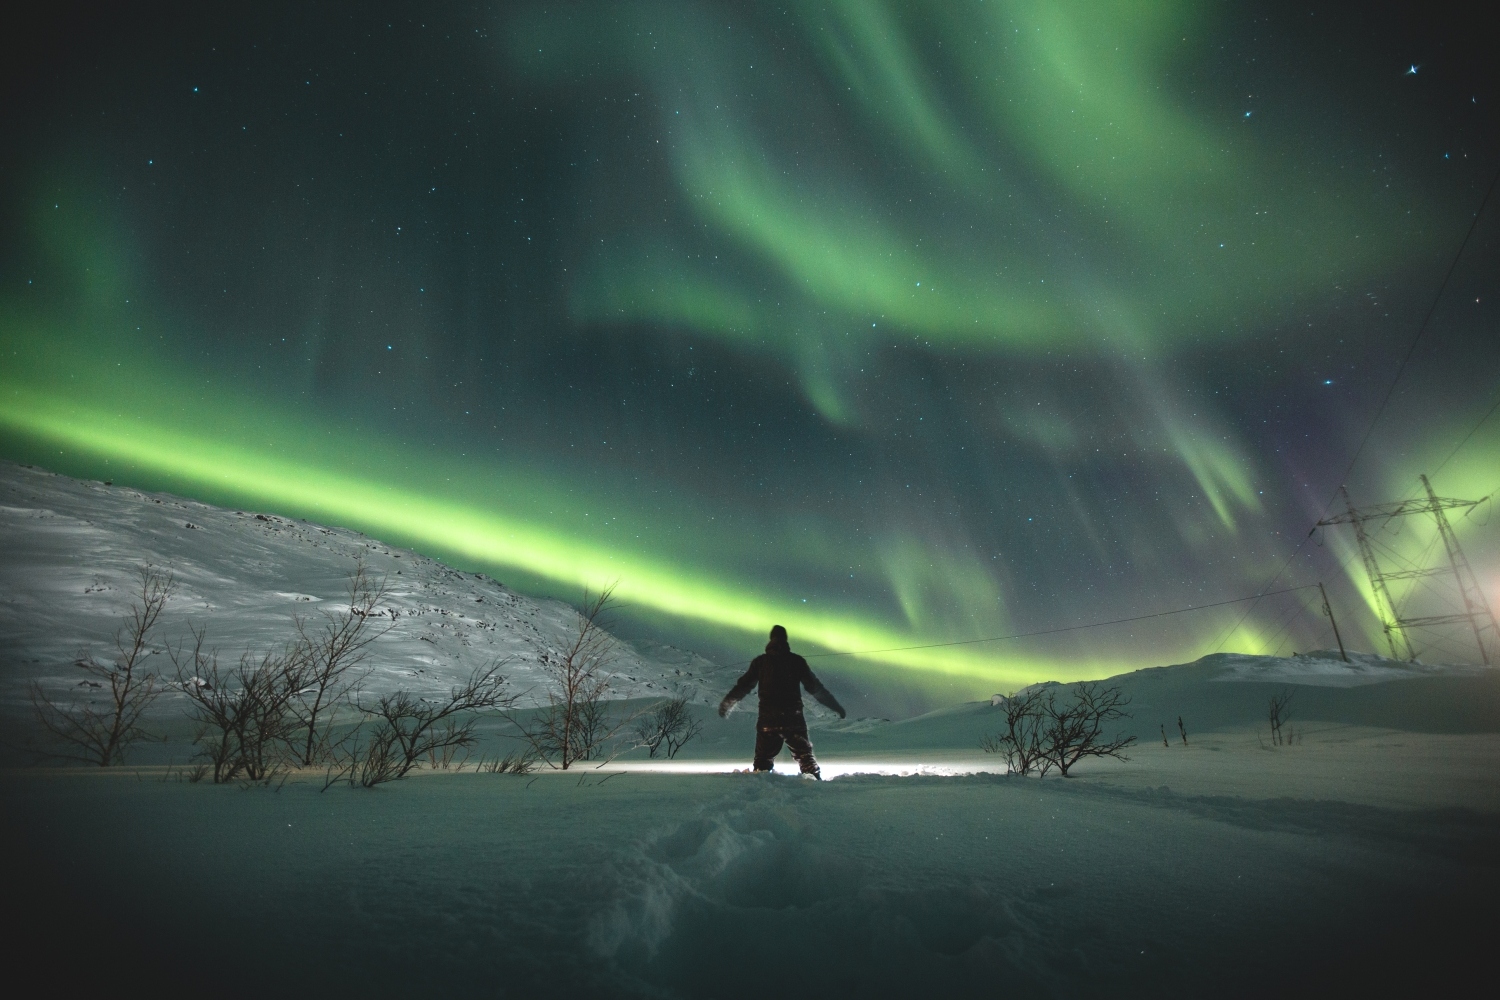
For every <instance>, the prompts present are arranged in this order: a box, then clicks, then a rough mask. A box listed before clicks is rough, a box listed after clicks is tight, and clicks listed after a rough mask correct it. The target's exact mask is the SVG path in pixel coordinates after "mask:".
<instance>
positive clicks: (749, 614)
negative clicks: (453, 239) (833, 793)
mask: <svg viewBox="0 0 1500 1000" xmlns="http://www.w3.org/2000/svg"><path fill="white" fill-rule="evenodd" d="M0 425H3V426H5V427H6V428H8V429H9V430H10V431H11V432H13V433H17V434H20V435H23V436H25V437H27V438H30V439H33V440H41V441H49V442H53V443H54V444H59V445H64V446H66V447H70V448H75V449H81V450H84V451H87V452H89V453H91V454H93V455H96V456H99V457H107V458H110V459H111V460H113V461H116V462H120V461H124V462H133V463H137V464H138V465H140V466H141V467H143V468H146V469H151V470H154V471H156V472H158V473H162V474H165V475H168V476H171V477H173V478H175V479H178V480H180V481H182V482H184V483H186V484H190V485H196V486H200V487H209V488H212V489H214V490H217V491H220V492H222V493H225V494H230V495H234V496H239V497H243V498H245V499H247V500H252V499H253V500H256V501H258V502H260V503H269V504H277V505H283V506H284V507H286V508H290V509H291V510H295V511H298V512H303V511H305V512H316V513H317V514H318V515H319V516H321V517H324V518H327V519H330V520H333V521H335V522H339V523H345V524H347V525H350V526H357V527H360V528H361V529H362V530H367V531H373V532H385V533H390V534H396V535H399V536H401V537H403V538H406V539H410V540H412V541H414V542H416V543H418V544H425V545H429V546H432V547H434V548H436V549H438V550H440V551H443V552H447V553H451V554H455V555H459V556H463V557H466V558H470V559H474V560H476V561H479V562H482V563H485V564H488V565H493V566H504V567H512V568H518V569H522V570H525V571H528V572H531V573H534V574H536V575H538V576H540V577H543V578H547V579H551V580H554V581H556V582H558V583H560V584H564V585H571V586H575V587H578V588H580V589H581V588H583V587H592V588H595V589H597V588H599V587H601V586H605V585H608V584H611V583H617V591H616V593H617V594H618V596H619V597H620V599H621V600H622V601H624V602H626V603H628V604H631V605H634V606H636V607H637V608H642V609H647V610H650V611H653V612H656V613H659V614H664V615H668V616H674V617H678V618H682V619H687V620H691V621H696V622H699V623H702V624H705V625H711V626H718V627H721V628H727V629H731V630H733V631H737V632H741V633H744V634H746V635H747V636H757V637H758V636H759V635H761V634H762V633H763V632H764V630H765V628H766V623H767V622H773V621H779V622H781V623H783V624H785V625H786V626H787V627H788V628H790V629H792V630H794V632H795V633H796V634H797V635H798V636H799V637H801V639H802V640H803V641H805V642H807V643H810V644H813V645H816V646H819V647H822V648H824V649H829V650H838V651H845V650H863V649H883V648H888V647H899V646H910V645H917V644H920V643H921V642H922V641H923V639H922V637H921V636H919V635H913V634H910V633H902V632H899V631H896V630H894V629H891V628H889V627H886V626H882V625H880V624H877V623H872V622H869V621H865V620H861V619H859V618H857V617H853V616H847V615H846V616H837V615H827V614H820V613H816V612H805V611H797V610H795V609H792V610H789V607H790V604H789V602H787V601H786V600H784V599H783V600H776V599H773V598H768V597H766V596H764V595H760V594H755V593H753V592H749V591H747V590H745V589H744V588H743V587H741V586H738V585H737V584H736V583H735V582H732V581H713V580H707V579H702V578H690V577H686V576H684V575H683V574H681V573H680V572H678V571H677V570H675V569H674V568H673V567H672V566H670V565H668V564H665V563H661V562H658V561H654V560H652V559H649V558H645V557H640V556H633V555H626V554H622V553H620V552H615V551H610V550H608V549H606V548H601V547H597V546H591V545H589V544H587V543H586V542H584V541H581V540H580V539H578V538H577V537H574V536H570V535H568V534H566V533H563V532H559V531H557V530H556V529H550V528H547V527H545V526H541V525H537V524H531V523H527V522H524V521H521V520H517V519H512V518H509V517H507V516H506V515H504V514H503V513H499V512H496V511H493V510H484V509H481V508H478V507H475V506H473V505H472V504H466V503H462V502H456V501H454V500H451V499H448V498H444V497H441V496H435V495H427V494H419V493H415V492H412V491H410V490H404V489H400V488H397V487H394V486H390V485H386V484H382V483H381V482H380V481H378V480H376V479H372V478H370V477H369V476H368V475H360V474H359V473H357V472H353V471H339V470H332V469H330V468H329V467H328V466H327V465H326V464H315V463H308V462H305V461H301V460H299V457H298V456H297V455H296V454H295V453H294V452H292V451H291V450H290V449H285V448H282V449H271V450H267V449H263V448H257V447H254V446H250V445H246V444H244V443H242V442H235V441H220V440H209V439H205V438H203V437H200V436H197V435H195V434H193V433H191V432H188V431H184V430H180V429H177V428H173V427H168V426H162V425H160V424H149V423H146V422H144V421H141V420H138V419H135V418H132V417H128V416H122V415H121V414H118V413H110V412H107V411H104V410H101V409H98V408H95V407H89V406H86V405H79V404H72V403H67V402H59V401H57V400H55V399H51V398H48V397H47V396H45V395H43V394H40V393H36V392H33V391H30V390H27V389H25V388H22V387H19V386H15V385H11V386H6V387H4V388H3V389H0ZM309 436H313V435H312V434H310V435H309ZM862 659H864V660H866V661H868V662H871V663H880V664H884V665H887V666H893V667H899V668H903V669H904V670H907V671H912V672H914V674H915V675H932V676H948V677H954V678H968V679H969V680H970V681H975V680H979V681H984V682H987V683H1009V684H1017V683H1029V682H1031V681H1034V680H1037V679H1040V678H1041V677H1044V676H1045V677H1078V676H1085V675H1090V676H1092V675H1097V674H1099V673H1100V672H1101V671H1103V672H1114V670H1115V669H1117V668H1118V669H1124V668H1123V667H1122V666H1120V665H1118V664H1105V663H1101V662H1099V661H1095V662H1092V663H1086V664H1080V663H1068V662H1061V663H1048V662H1045V661H1037V660H1015V659H1012V658H1008V657H1006V656H1005V655H1004V654H1003V653H996V652H990V651H984V650H982V649H979V648H976V647H967V648H966V647H958V648H956V649H954V648H950V649H946V650H944V649H935V650H934V649H926V650H907V651H901V652H888V653H879V654H874V655H870V656H867V657H863V658H862Z"/></svg>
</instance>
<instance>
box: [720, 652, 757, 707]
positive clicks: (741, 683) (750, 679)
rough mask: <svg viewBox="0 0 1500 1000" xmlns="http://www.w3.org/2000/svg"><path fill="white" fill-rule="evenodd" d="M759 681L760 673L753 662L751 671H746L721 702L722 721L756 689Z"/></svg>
mask: <svg viewBox="0 0 1500 1000" xmlns="http://www.w3.org/2000/svg"><path fill="white" fill-rule="evenodd" d="M759 680H760V671H759V670H757V669H756V667H755V663H754V661H751V663H750V669H749V670H746V671H745V672H744V674H742V675H741V676H740V679H739V680H737V681H735V683H734V687H732V688H730V689H729V693H728V694H726V695H725V696H724V700H723V701H721V702H719V718H721V719H722V718H724V716H726V715H728V714H729V710H730V709H731V708H733V707H734V706H735V705H737V704H739V702H740V699H741V698H743V697H745V695H747V694H749V693H750V692H751V691H753V690H754V689H755V684H756V682H757V681H759Z"/></svg>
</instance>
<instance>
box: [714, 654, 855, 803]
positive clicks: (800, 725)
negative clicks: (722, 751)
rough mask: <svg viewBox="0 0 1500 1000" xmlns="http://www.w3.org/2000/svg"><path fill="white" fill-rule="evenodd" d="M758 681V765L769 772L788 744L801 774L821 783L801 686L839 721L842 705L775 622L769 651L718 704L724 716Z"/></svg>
mask: <svg viewBox="0 0 1500 1000" xmlns="http://www.w3.org/2000/svg"><path fill="white" fill-rule="evenodd" d="M757 684H758V685H760V715H759V717H758V718H757V719H756V720H755V769H756V770H757V771H769V770H771V768H772V766H774V764H775V761H776V755H777V754H778V753H780V752H781V744H782V743H783V742H784V743H786V746H787V749H789V750H791V751H792V756H793V757H795V758H796V759H797V764H798V765H799V766H800V767H801V768H802V773H803V774H804V775H811V776H812V777H814V778H817V779H818V780H819V781H821V780H822V779H823V774H822V772H821V771H819V770H818V762H817V759H816V758H814V757H813V747H812V741H811V740H809V739H808V738H807V719H806V718H804V717H803V715H802V692H801V691H800V690H799V688H803V687H805V688H807V693H808V694H810V695H812V696H813V697H814V698H816V699H818V701H820V702H822V703H823V704H824V705H826V706H828V707H829V708H831V709H833V710H834V711H835V712H837V713H839V718H840V719H842V718H843V717H844V706H843V705H840V704H839V702H838V699H837V698H835V697H834V696H833V695H832V694H831V693H829V690H828V689H827V688H825V687H824V686H823V684H822V682H821V681H819V680H818V679H817V678H816V677H814V676H813V672H812V669H811V668H810V667H808V665H807V661H806V660H804V659H803V658H802V657H800V656H798V655H797V654H796V653H794V652H792V648H791V646H790V645H788V644H787V638H786V629H784V628H782V627H781V626H780V625H772V626H771V641H770V642H768V643H766V651H765V652H764V653H762V654H761V655H760V656H757V657H756V658H755V659H754V660H752V661H751V662H750V669H749V670H746V671H745V674H744V676H743V677H741V678H740V679H739V681H738V682H737V683H736V684H735V685H734V688H733V689H732V690H731V691H730V692H729V693H728V694H726V695H725V696H724V700H723V701H721V702H719V715H720V717H723V716H725V715H728V714H729V710H730V709H731V708H733V707H734V706H735V705H736V704H737V703H738V702H739V701H740V699H741V698H743V697H745V695H747V694H749V693H750V692H751V691H753V690H754V689H755V686H756V685H757Z"/></svg>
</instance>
